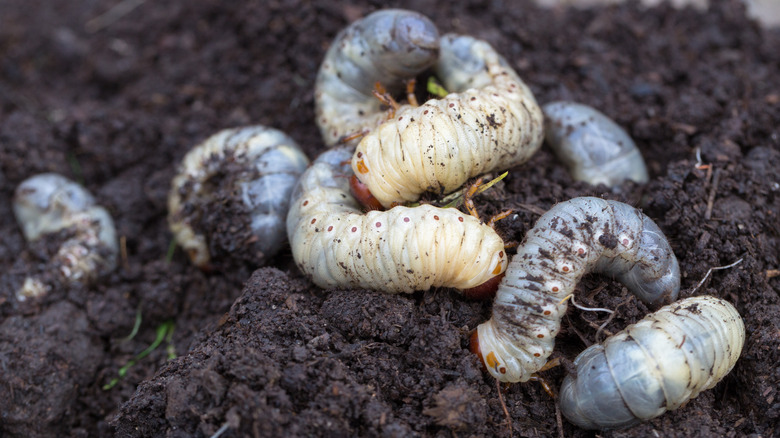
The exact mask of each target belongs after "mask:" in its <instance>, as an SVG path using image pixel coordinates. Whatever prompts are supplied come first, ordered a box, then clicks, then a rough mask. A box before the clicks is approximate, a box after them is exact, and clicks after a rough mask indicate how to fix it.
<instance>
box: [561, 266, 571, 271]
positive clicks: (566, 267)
mask: <svg viewBox="0 0 780 438" xmlns="http://www.w3.org/2000/svg"><path fill="white" fill-rule="evenodd" d="M561 271H563V272H569V267H568V266H564V267H563V268H561Z"/></svg>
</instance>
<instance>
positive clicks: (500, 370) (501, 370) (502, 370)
mask: <svg viewBox="0 0 780 438" xmlns="http://www.w3.org/2000/svg"><path fill="white" fill-rule="evenodd" d="M498 372H499V373H501V374H506V368H504V367H501V368H499V369H498Z"/></svg>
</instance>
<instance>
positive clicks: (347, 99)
mask: <svg viewBox="0 0 780 438" xmlns="http://www.w3.org/2000/svg"><path fill="white" fill-rule="evenodd" d="M438 56H439V32H438V30H437V29H436V26H435V25H434V24H433V23H432V22H431V21H430V20H429V19H428V18H427V17H425V16H424V15H421V14H419V13H417V12H413V11H406V10H402V9H385V10H380V11H377V12H374V13H372V14H370V15H368V16H366V17H364V18H362V19H360V20H358V21H355V22H354V23H352V24H350V25H349V26H348V27H346V28H345V29H344V30H342V31H341V32H340V33H339V34H338V35H337V36H336V38H335V40H334V41H333V44H331V46H330V49H329V50H328V52H327V54H326V55H325V59H324V60H323V62H322V66H321V67H320V71H319V73H318V74H317V82H316V85H315V93H314V100H315V106H316V116H317V124H318V126H319V127H320V132H321V133H322V137H323V139H324V140H325V144H327V145H329V146H333V145H335V144H337V143H339V142H340V141H341V140H342V139H344V138H345V137H347V136H350V135H352V134H355V133H357V132H360V131H363V130H364V129H373V128H374V127H375V126H377V125H378V124H379V123H381V122H383V121H385V120H386V118H387V115H386V114H385V112H384V111H382V102H380V101H379V100H378V99H377V98H376V97H374V95H373V94H372V92H373V90H374V86H375V84H376V83H377V82H379V83H380V84H382V85H383V86H384V87H385V88H387V90H388V91H390V92H391V93H394V92H398V91H399V88H398V87H400V86H401V85H402V83H403V81H404V80H406V79H411V78H414V77H415V76H417V75H418V74H420V73H422V72H423V71H424V70H425V69H427V68H429V67H430V66H432V65H433V64H434V63H435V62H436V59H437V58H438ZM354 143H355V141H353V142H350V143H349V144H354Z"/></svg>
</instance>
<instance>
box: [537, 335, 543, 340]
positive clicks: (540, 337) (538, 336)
mask: <svg viewBox="0 0 780 438" xmlns="http://www.w3.org/2000/svg"><path fill="white" fill-rule="evenodd" d="M536 337H537V338H539V339H544V335H536Z"/></svg>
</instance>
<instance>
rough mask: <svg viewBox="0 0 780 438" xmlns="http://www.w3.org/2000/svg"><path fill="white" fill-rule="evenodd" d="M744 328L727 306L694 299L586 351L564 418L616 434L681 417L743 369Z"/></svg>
mask: <svg viewBox="0 0 780 438" xmlns="http://www.w3.org/2000/svg"><path fill="white" fill-rule="evenodd" d="M744 343H745V325H744V323H743V322H742V318H741V317H740V316H739V313H737V310H736V309H735V308H734V306H732V305H731V304H729V303H728V302H727V301H724V300H721V299H719V298H715V297H710V296H700V297H692V298H687V299H684V300H681V301H678V302H676V303H672V304H670V305H668V306H665V307H663V308H661V309H660V310H658V311H657V312H655V313H651V314H650V315H647V316H646V317H645V318H644V319H642V320H641V321H639V322H638V323H636V324H633V325H630V326H628V327H627V328H626V329H625V330H623V331H621V332H620V333H617V334H615V335H613V336H611V337H609V338H607V339H606V340H605V341H604V342H603V343H601V344H595V345H591V346H590V347H589V348H587V349H585V351H583V352H582V353H580V355H579V356H577V359H575V361H574V365H575V366H576V367H577V375H576V377H572V376H567V377H566V379H564V381H563V386H562V387H561V393H560V406H561V412H562V413H563V415H564V416H565V417H566V418H567V419H568V420H569V421H570V422H572V423H574V424H576V425H577V426H579V427H582V428H584V429H615V428H623V427H628V426H631V425H633V424H636V423H638V422H640V421H645V420H649V419H651V418H655V417H657V416H659V415H661V414H663V413H664V412H666V411H670V410H673V409H677V408H679V407H680V406H682V405H683V404H685V403H686V402H688V401H689V400H691V399H693V398H695V397H696V396H698V395H699V393H700V392H702V391H706V390H708V389H710V388H712V387H713V386H715V385H716V384H717V383H718V382H719V381H720V380H721V379H723V377H725V376H726V374H728V373H729V372H730V371H731V369H732V368H733V367H734V364H735V363H736V362H737V359H738V358H739V355H740V353H741V352H742V346H743V345H744Z"/></svg>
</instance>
